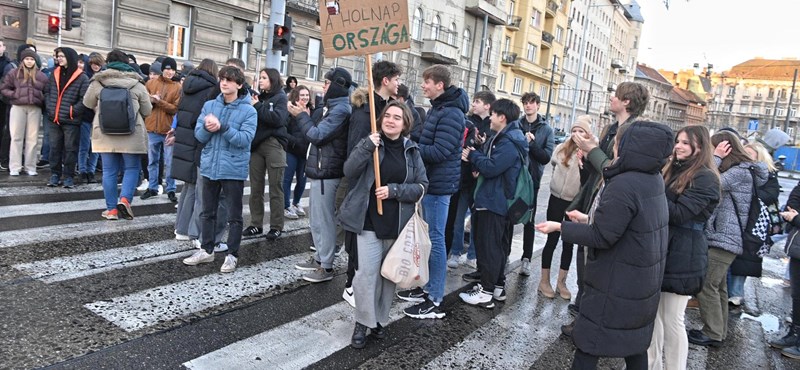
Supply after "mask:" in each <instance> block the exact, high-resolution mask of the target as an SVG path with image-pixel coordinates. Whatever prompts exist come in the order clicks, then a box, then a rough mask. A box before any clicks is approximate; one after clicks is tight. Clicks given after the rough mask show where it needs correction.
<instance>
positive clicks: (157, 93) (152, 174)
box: [141, 57, 181, 203]
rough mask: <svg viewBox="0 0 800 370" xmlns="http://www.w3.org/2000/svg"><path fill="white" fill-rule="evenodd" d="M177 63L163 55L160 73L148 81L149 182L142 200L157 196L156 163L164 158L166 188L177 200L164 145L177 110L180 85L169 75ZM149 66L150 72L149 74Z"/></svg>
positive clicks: (169, 150)
mask: <svg viewBox="0 0 800 370" xmlns="http://www.w3.org/2000/svg"><path fill="white" fill-rule="evenodd" d="M177 68H178V66H177V63H176V62H175V59H172V58H170V57H167V58H164V61H163V62H161V75H160V76H158V77H157V78H154V79H151V80H150V81H147V85H146V87H147V92H148V93H149V94H150V98H151V101H152V103H153V114H151V115H150V116H149V117H147V119H146V120H145V125H146V126H147V141H148V145H149V148H148V152H147V159H148V164H147V174H148V177H149V180H150V181H149V184H148V188H147V190H145V192H144V193H143V194H142V195H141V198H142V200H145V199H149V198H150V197H154V196H156V195H158V182H157V180H158V177H159V174H160V170H161V169H160V166H159V162H160V161H161V159H162V153H163V160H164V173H165V174H166V176H164V177H165V178H166V183H167V184H166V185H167V186H166V188H165V189H164V190H165V191H166V192H167V196H168V197H169V200H170V201H172V202H173V203H177V202H178V197H177V196H175V190H176V186H175V179H173V178H172V174H171V173H170V172H171V170H170V167H171V166H172V150H173V148H174V147H173V146H172V145H164V141H165V140H166V139H167V134H168V133H169V132H170V130H171V129H172V119H173V118H174V117H175V113H177V112H178V103H179V102H180V100H181V84H180V83H179V82H175V81H174V80H173V79H172V77H174V76H175V73H176V72H177ZM152 71H153V70H152V68H151V73H152Z"/></svg>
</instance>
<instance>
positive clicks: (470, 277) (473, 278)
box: [461, 271, 481, 283]
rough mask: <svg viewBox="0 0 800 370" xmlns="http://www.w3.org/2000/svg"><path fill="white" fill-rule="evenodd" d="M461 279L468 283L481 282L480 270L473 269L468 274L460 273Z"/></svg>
mask: <svg viewBox="0 0 800 370" xmlns="http://www.w3.org/2000/svg"><path fill="white" fill-rule="evenodd" d="M461 279H463V280H464V281H466V282H468V283H480V282H481V272H480V271H473V272H470V273H468V274H464V275H461Z"/></svg>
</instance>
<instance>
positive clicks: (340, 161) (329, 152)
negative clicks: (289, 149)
mask: <svg viewBox="0 0 800 370" xmlns="http://www.w3.org/2000/svg"><path fill="white" fill-rule="evenodd" d="M348 100H349V98H348V97H347V96H343V97H339V98H331V99H327V100H326V101H325V107H326V108H327V110H324V114H323V115H322V119H321V120H320V121H319V122H315V121H312V118H311V117H310V116H309V115H308V114H307V113H305V112H302V113H300V114H299V115H297V117H295V118H296V119H297V123H298V125H299V126H300V129H301V130H302V131H303V134H304V135H305V137H306V139H307V140H308V141H309V142H310V143H311V144H312V147H311V150H309V155H308V161H307V162H306V176H308V177H309V178H311V179H317V180H324V179H339V178H342V177H344V161H345V160H347V125H348V123H349V122H350V113H351V111H352V107H351V106H350V102H349V101H348ZM316 113H317V111H315V112H313V113H312V114H316ZM323 191H324V190H323Z"/></svg>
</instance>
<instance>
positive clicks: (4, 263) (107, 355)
mask: <svg viewBox="0 0 800 370" xmlns="http://www.w3.org/2000/svg"><path fill="white" fill-rule="evenodd" d="M307 188H308V186H307ZM248 196H249V189H248V188H247V187H245V197H246V198H247V197H248ZM244 203H245V204H246V203H247V199H245V200H244ZM104 204H105V203H104V200H103V196H102V188H101V187H100V186H99V185H82V186H79V187H78V188H76V189H74V190H71V191H65V190H63V189H57V188H56V189H54V188H46V187H43V186H30V185H20V186H6V187H0V224H3V227H2V228H0V296H2V297H4V299H3V300H2V301H3V302H1V303H0V312H3V313H4V314H3V316H4V317H5V320H4V322H3V324H2V327H3V331H4V332H5V333H13V334H11V335H2V336H0V368H3V369H17V368H38V367H44V366H49V367H50V368H64V369H72V368H80V369H82V368H134V367H146V368H189V369H298V368H353V367H361V368H399V367H405V368H426V369H435V368H445V367H451V368H482V369H484V368H498V369H499V368H502V369H518V368H532V369H559V368H569V365H570V363H571V359H572V351H573V347H572V345H571V341H570V340H569V339H567V338H565V337H563V336H560V330H559V327H560V325H561V324H564V323H567V322H569V320H570V319H571V318H570V316H569V314H568V312H567V309H566V305H567V302H566V301H563V300H558V299H557V300H549V299H545V298H542V297H540V296H538V295H537V294H536V286H537V284H538V277H536V276H531V277H529V278H524V277H520V276H518V275H517V274H516V272H515V271H514V269H515V268H516V267H517V266H518V265H519V263H518V262H514V263H512V264H511V265H510V270H511V271H510V274H509V275H508V282H507V290H508V300H507V301H506V302H505V303H504V304H500V305H499V306H498V308H496V309H494V310H483V309H479V308H475V307H468V306H466V305H464V304H463V303H461V302H460V300H459V299H458V297H457V293H458V292H460V291H463V290H464V289H467V288H468V284H467V283H465V282H463V281H462V280H461V278H460V275H461V274H462V273H465V272H469V271H470V270H469V269H468V268H467V267H460V268H458V269H455V270H449V271H448V281H447V285H446V293H447V297H446V298H445V302H444V303H443V304H444V305H445V308H446V311H447V312H448V316H447V317H446V318H445V319H444V320H436V321H429V320H422V321H418V320H413V319H410V318H407V317H405V316H404V315H403V314H402V309H404V308H406V307H408V306H409V305H410V304H409V303H406V302H403V301H400V300H397V301H396V302H395V304H394V305H393V307H392V314H391V324H390V325H388V326H387V331H388V334H389V335H388V337H387V338H386V339H384V340H383V341H380V342H378V341H375V340H372V339H371V340H370V342H369V343H368V345H367V348H365V349H364V350H360V351H356V350H353V349H351V348H350V347H349V343H350V335H351V333H352V327H353V309H352V308H351V307H350V306H349V305H348V304H347V303H346V302H344V301H343V300H342V298H341V292H342V289H343V287H344V279H345V278H344V276H343V273H344V270H345V265H346V254H343V255H342V256H341V257H338V258H337V259H336V262H335V266H336V269H337V272H338V273H339V275H337V277H336V278H335V279H334V280H333V281H331V282H328V283H322V284H311V283H307V282H305V281H303V280H302V279H301V276H302V274H303V272H302V271H299V270H296V269H295V268H294V264H295V263H297V262H300V261H303V260H306V259H308V257H309V256H311V253H312V252H310V251H309V250H308V247H309V245H310V243H311V238H310V235H309V225H308V219H307V218H300V219H298V220H286V227H285V231H286V232H285V233H284V236H283V237H281V238H280V239H279V240H277V241H275V242H267V241H266V240H265V239H263V238H258V239H251V240H244V241H243V243H242V249H241V250H240V253H241V255H240V265H239V268H237V270H236V271H235V272H234V273H232V274H221V273H219V272H218V271H219V265H220V264H221V263H222V259H223V258H221V257H220V256H218V257H217V260H216V261H215V262H214V263H212V264H208V265H203V266H195V267H189V266H184V265H183V264H182V263H181V259H182V258H184V257H186V256H188V255H189V254H191V253H192V251H193V249H192V247H191V244H190V243H189V242H185V241H176V240H174V234H173V225H174V217H175V215H174V207H172V203H170V202H169V201H168V199H167V198H166V197H165V196H161V197H155V198H151V199H149V200H147V201H141V200H139V199H138V198H136V199H135V201H134V204H133V210H134V213H135V214H136V215H137V216H136V217H135V218H134V220H132V221H124V220H120V221H106V220H103V219H101V218H100V212H101V211H102V210H103V209H104ZM301 205H302V206H305V207H307V206H308V198H307V197H304V198H303V199H302V201H301ZM265 206H266V211H267V212H270V211H271V210H270V209H269V205H268V204H266V205H265ZM277 211H279V212H282V210H277ZM244 213H245V214H244V218H245V223H247V221H248V219H249V211H248V207H246V206H245V207H244ZM140 214H141V216H139V215H140ZM31 219H35V220H36V221H35V222H34V221H31ZM265 219H267V220H268V219H269V217H268V216H267V217H265ZM42 224H46V226H41V225H42ZM517 229H518V230H517V231H516V233H515V236H514V241H513V247H512V256H511V261H517V260H518V259H519V258H520V255H521V252H522V251H521V242H522V234H521V231H522V230H521V228H520V227H518V228H517ZM544 240H545V238H544V236H542V235H539V234H537V235H536V243H535V244H536V248H535V252H534V253H535V254H534V258H536V257H537V256H538V255H539V254H540V253H541V247H542V246H543V244H544ZM557 253H558V251H557ZM537 265H538V264H537V263H536V262H534V266H537ZM574 279H575V277H574V274H571V276H570V281H569V284H570V286H571V289H573V291H574V290H575V285H574V284H575V280H574ZM689 316H691V314H687V320H689V319H688V317H689ZM752 325H755V324H753V323H752V322H748V321H746V320H742V323H741V326H742V327H749V326H752ZM759 331H760V329H759ZM763 354H764V356H761V357H759V358H760V359H762V360H764V359H766V360H768V361H772V360H771V358H770V357H769V356H768V355H769V354H768V353H766V352H765V353H763ZM765 356H766V357H765ZM724 357H725V356H724V355H721V354H715V353H713V352H708V351H706V350H705V349H699V348H693V350H692V351H691V353H690V364H691V365H692V366H691V367H690V368H693V369H695V368H696V369H701V368H707V366H706V364H708V363H711V362H712V361H716V360H719V359H720V358H724ZM729 361H730V359H729ZM772 362H774V361H772ZM730 363H736V362H730ZM620 364H621V361H619V360H618V359H612V360H604V361H602V362H601V365H603V366H610V367H611V368H616V367H618V366H619V365H620ZM710 368H715V367H710ZM728 368H737V366H734V367H728Z"/></svg>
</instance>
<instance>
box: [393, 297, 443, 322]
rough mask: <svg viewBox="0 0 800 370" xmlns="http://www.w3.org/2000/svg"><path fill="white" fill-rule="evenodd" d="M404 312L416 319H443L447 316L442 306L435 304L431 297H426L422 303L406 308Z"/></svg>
mask: <svg viewBox="0 0 800 370" xmlns="http://www.w3.org/2000/svg"><path fill="white" fill-rule="evenodd" d="M403 313H404V314H406V316H408V317H412V318H415V319H441V318H443V317H444V316H445V313H444V312H443V311H442V309H441V307H439V306H437V305H435V304H433V301H431V300H430V299H425V301H424V302H422V303H420V304H417V305H414V306H411V307H409V308H406V309H405V310H403Z"/></svg>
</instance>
